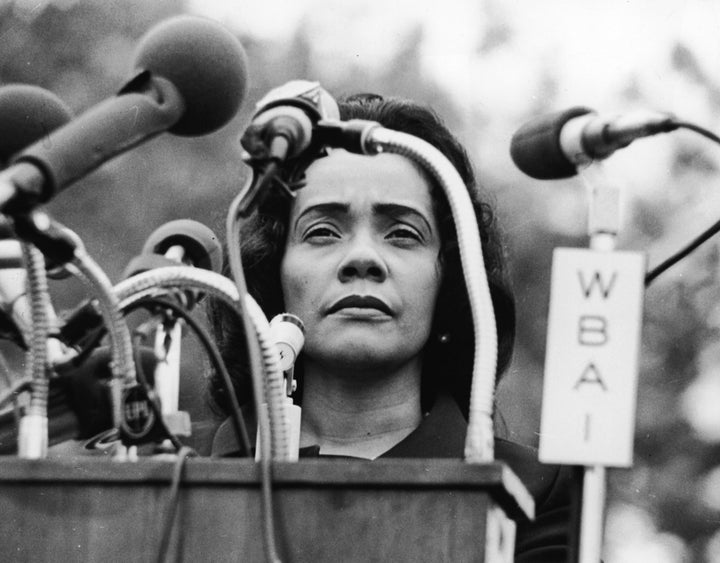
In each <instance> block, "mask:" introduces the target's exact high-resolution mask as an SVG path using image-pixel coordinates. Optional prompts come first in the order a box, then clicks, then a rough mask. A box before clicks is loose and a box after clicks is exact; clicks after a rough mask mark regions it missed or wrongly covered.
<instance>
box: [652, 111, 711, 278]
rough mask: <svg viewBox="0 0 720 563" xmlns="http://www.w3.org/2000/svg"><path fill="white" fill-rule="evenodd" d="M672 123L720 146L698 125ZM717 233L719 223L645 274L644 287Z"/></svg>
mask: <svg viewBox="0 0 720 563" xmlns="http://www.w3.org/2000/svg"><path fill="white" fill-rule="evenodd" d="M674 123H675V125H676V126H677V127H678V128H682V129H688V130H690V131H693V132H695V133H698V134H699V135H702V136H703V137H705V138H707V139H710V140H711V141H713V142H714V143H717V144H719V145H720V137H719V136H718V135H716V134H715V133H713V132H712V131H709V130H707V129H705V128H704V127H700V126H699V125H695V124H694V123H689V122H687V121H675V122H674ZM719 231H720V221H718V222H716V223H715V224H713V225H712V226H711V227H710V228H709V229H707V230H705V231H703V232H702V233H701V234H700V235H699V236H697V237H696V238H695V239H693V240H692V241H690V243H688V244H687V245H685V246H684V247H683V248H681V249H680V250H679V251H678V252H676V253H674V254H673V255H671V256H670V257H669V258H668V259H667V260H664V261H663V262H661V263H660V264H659V265H658V266H656V267H655V268H653V269H652V270H650V271H649V272H648V273H647V274H645V287H647V286H649V285H650V284H651V283H652V282H653V280H655V278H657V277H658V276H659V275H660V274H662V273H663V272H664V271H666V270H667V269H669V268H670V267H671V266H674V265H675V264H677V263H678V262H679V261H680V260H682V259H683V258H685V257H686V256H687V255H688V254H690V253H691V252H692V251H693V250H695V249H697V248H698V247H699V246H700V245H701V244H703V243H704V242H706V241H708V240H709V239H710V238H712V237H713V236H714V235H715V234H717V233H718V232H719Z"/></svg>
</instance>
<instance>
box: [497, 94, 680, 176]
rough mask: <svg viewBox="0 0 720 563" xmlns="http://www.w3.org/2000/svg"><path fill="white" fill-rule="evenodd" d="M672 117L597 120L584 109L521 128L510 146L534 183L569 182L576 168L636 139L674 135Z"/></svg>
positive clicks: (646, 113) (650, 114) (645, 115)
mask: <svg viewBox="0 0 720 563" xmlns="http://www.w3.org/2000/svg"><path fill="white" fill-rule="evenodd" d="M678 127H679V124H678V122H677V121H676V119H675V117H674V116H672V115H670V114H667V113H661V112H653V111H637V112H630V113H627V114H622V115H616V116H604V115H598V114H596V113H595V112H593V111H592V110H590V109H588V108H586V107H574V108H571V109H568V110H565V111H562V112H557V113H552V114H549V115H543V116H540V117H536V118H535V119H532V120H530V121H528V122H527V123H526V124H525V125H523V126H522V127H520V129H518V131H517V132H516V133H515V134H514V135H513V137H512V140H511V142H510V155H511V156H512V159H513V162H515V164H516V166H517V167H518V168H519V169H520V170H522V171H523V172H524V173H525V174H527V175H528V176H531V177H532V178H537V179H538V180H556V179H561V178H569V177H571V176H575V174H577V167H578V166H583V165H587V164H589V163H590V162H591V161H593V160H600V159H603V158H607V157H608V156H610V155H611V154H613V153H614V152H615V151H616V150H618V149H621V148H624V147H626V146H628V145H629V144H630V143H632V142H633V141H634V140H635V139H639V138H641V137H648V136H651V135H656V134H658V133H667V132H669V131H674V130H675V129H677V128H678Z"/></svg>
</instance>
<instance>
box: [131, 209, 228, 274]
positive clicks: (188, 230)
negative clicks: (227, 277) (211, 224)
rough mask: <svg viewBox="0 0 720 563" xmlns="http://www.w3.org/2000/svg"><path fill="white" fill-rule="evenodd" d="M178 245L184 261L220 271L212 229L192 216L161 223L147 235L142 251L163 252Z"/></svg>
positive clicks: (216, 242)
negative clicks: (183, 254) (181, 250)
mask: <svg viewBox="0 0 720 563" xmlns="http://www.w3.org/2000/svg"><path fill="white" fill-rule="evenodd" d="M173 246H181V247H182V248H183V250H184V251H185V261H187V262H190V263H191V264H192V265H193V266H194V267H196V268H203V269H205V270H211V271H213V272H216V273H218V274H219V273H220V272H221V270H222V261H223V259H222V247H221V246H220V241H219V240H218V238H217V236H215V233H214V232H213V231H212V230H211V229H209V228H208V227H206V226H205V225H203V224H202V223H198V222H197V221H193V220H192V219H177V220H175V221H170V222H169V223H165V224H164V225H161V226H160V227H158V228H157V229H155V230H154V231H153V232H152V233H151V234H150V236H149V237H148V239H147V241H146V242H145V245H144V246H143V249H142V253H143V254H145V255H147V254H159V255H164V254H165V253H166V252H167V251H168V250H169V249H170V248H171V247H173Z"/></svg>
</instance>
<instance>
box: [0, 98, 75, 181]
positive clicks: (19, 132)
mask: <svg viewBox="0 0 720 563" xmlns="http://www.w3.org/2000/svg"><path fill="white" fill-rule="evenodd" d="M71 118H72V113H71V112H70V109H69V108H68V107H67V106H66V105H65V103H64V102H63V101H62V100H60V98H58V97H57V96H56V95H55V94H53V93H52V92H50V91H49V90H45V89H44V88H40V87H39V86H31V85H29V84H8V85H6V86H2V87H0V166H3V167H4V166H5V165H6V164H7V162H8V161H9V160H10V157H12V156H13V155H14V154H15V153H17V152H19V151H21V150H22V149H24V148H25V147H27V146H29V145H32V144H33V143H35V142H36V141H38V140H41V139H42V138H43V137H45V136H47V135H48V134H49V133H50V132H51V131H54V130H55V129H57V128H58V127H60V126H61V125H64V124H65V123H67V122H68V121H70V119H71Z"/></svg>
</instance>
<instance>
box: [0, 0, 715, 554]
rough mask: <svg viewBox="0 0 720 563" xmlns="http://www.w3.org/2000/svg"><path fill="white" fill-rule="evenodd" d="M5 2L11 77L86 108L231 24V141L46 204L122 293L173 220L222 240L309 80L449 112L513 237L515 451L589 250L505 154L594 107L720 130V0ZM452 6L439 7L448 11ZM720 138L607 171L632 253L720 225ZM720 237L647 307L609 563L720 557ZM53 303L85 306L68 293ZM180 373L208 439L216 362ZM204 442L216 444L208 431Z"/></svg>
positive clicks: (677, 138)
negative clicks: (208, 393)
mask: <svg viewBox="0 0 720 563" xmlns="http://www.w3.org/2000/svg"><path fill="white" fill-rule="evenodd" d="M261 4H262V5H261V6H255V5H253V4H251V3H250V2H249V1H241V0H237V1H236V2H230V3H223V2H217V1H216V2H209V1H206V0H203V1H202V2H201V1H199V0H198V1H197V2H187V3H185V2H182V1H181V0H156V1H153V2H148V1H142V0H115V1H113V2H102V1H101V0H94V1H93V0H56V1H48V0H15V1H12V0H0V84H7V83H13V82H21V83H30V84H37V85H40V86H43V87H45V88H48V89H49V90H51V91H53V92H55V93H56V94H57V95H58V96H60V97H61V98H62V99H63V100H65V101H66V102H67V103H68V104H69V105H70V106H71V108H72V109H73V110H74V111H75V112H76V113H81V112H82V111H84V110H86V109H88V108H89V107H91V106H92V105H93V104H96V103H98V102H99V101H101V100H103V99H105V98H107V97H109V96H112V95H114V93H115V92H116V91H117V90H118V89H119V87H120V86H121V85H122V84H123V83H124V81H125V80H126V79H127V78H128V77H129V72H130V69H131V66H132V60H133V50H134V48H135V45H136V43H137V40H138V38H139V37H140V36H141V35H142V34H143V33H144V32H145V31H147V30H148V29H149V28H150V27H151V26H152V25H153V24H154V23H156V22H158V21H160V20H162V19H164V18H166V17H169V16H171V15H174V14H178V13H184V12H200V13H203V14H205V15H208V16H209V17H214V18H217V19H220V20H221V21H223V22H224V23H226V25H227V26H228V27H229V28H230V29H231V30H233V31H234V32H236V33H237V34H238V35H239V36H240V37H241V40H242V42H243V44H244V46H245V49H246V51H247V53H248V58H249V63H250V77H251V78H250V84H249V94H248V100H247V101H246V103H245V104H244V106H243V108H242V110H241V112H240V113H239V115H238V116H237V117H236V119H235V120H233V122H232V123H230V124H229V125H228V126H226V127H224V128H223V129H221V130H220V131H218V132H217V133H214V134H212V135H208V136H206V137H201V138H196V139H188V138H178V137H172V136H170V135H163V136H161V137H159V138H157V139H155V140H153V141H152V142H150V143H148V144H146V145H144V146H143V147H142V148H140V149H137V150H134V151H132V152H130V153H128V154H126V155H123V156H121V157H119V158H117V159H115V160H114V161H112V162H110V163H108V164H107V165H105V166H103V167H102V168H101V169H100V170H98V171H97V172H95V173H93V174H92V175H90V176H89V177H87V178H86V179H85V180H83V181H81V182H79V183H78V184H77V185H75V186H74V187H72V188H71V189H69V190H67V191H65V192H64V193H63V194H61V195H60V196H59V197H57V198H56V199H55V200H54V201H53V202H51V203H50V204H49V206H48V209H49V210H50V212H51V213H52V214H53V216H54V217H55V218H57V219H58V220H59V221H61V222H63V223H65V224H66V225H68V226H69V227H71V228H72V229H73V230H75V231H76V232H77V233H78V234H79V235H80V236H81V237H82V239H83V240H84V241H85V244H86V245H87V247H88V250H89V252H90V254H91V255H92V256H94V257H95V258H96V259H97V260H98V262H99V263H100V265H101V266H102V267H103V268H104V269H105V270H106V272H107V273H108V275H109V276H110V278H111V279H112V280H114V281H117V280H119V279H121V277H122V272H123V269H124V268H125V265H126V264H127V262H128V261H129V259H130V258H131V257H132V256H134V255H135V254H137V253H138V252H139V250H140V248H141V247H142V245H143V242H144V241H145V239H146V238H147V236H148V235H149V234H150V233H151V232H152V231H153V230H154V229H155V228H157V227H158V226H160V225H161V224H162V223H164V222H166V221H169V220H171V219H175V218H181V217H190V218H193V219H196V220H198V221H201V222H204V223H206V224H208V225H209V226H211V227H212V228H214V229H215V230H216V232H218V233H222V230H223V229H222V225H223V220H224V214H225V210H226V208H227V205H228V203H229V202H230V200H231V199H232V197H233V196H234V195H235V193H236V192H237V190H238V189H239V187H240V186H241V185H242V181H243V180H244V178H245V177H246V174H247V172H246V170H245V169H244V165H243V164H242V163H241V161H240V156H239V155H240V151H239V145H238V142H237V140H238V138H239V135H240V134H241V132H242V130H243V128H244V126H245V125H246V124H247V122H248V119H249V115H250V113H251V112H252V107H253V104H254V103H255V102H256V101H257V100H258V99H259V98H260V97H261V96H262V95H263V94H264V93H266V92H267V91H268V90H270V89H271V88H273V87H275V86H278V85H280V84H282V83H284V82H286V81H288V80H290V79H293V78H306V79H313V80H319V81H320V82H321V83H322V84H323V86H324V87H325V88H327V89H328V90H329V91H330V92H332V93H334V94H342V93H349V92H354V91H360V90H362V91H377V92H379V93H383V94H394V95H401V96H410V97H414V98H416V99H420V100H422V101H425V102H428V103H430V104H431V105H433V106H434V107H435V108H436V109H437V110H438V111H439V112H440V113H441V114H442V115H443V116H444V117H445V119H446V121H447V122H448V124H449V125H450V126H451V128H452V129H453V130H454V131H456V132H457V133H458V134H459V136H460V137H461V139H462V140H463V141H464V142H465V144H466V146H467V147H468V148H469V150H470V153H471V155H472V157H473V159H474V161H475V164H476V167H477V169H478V172H479V176H480V178H481V179H482V181H483V183H484V184H485V185H486V186H487V187H488V188H489V189H491V190H492V191H493V193H494V195H495V198H496V202H497V208H498V212H499V214H500V218H501V222H502V224H503V225H504V227H505V231H506V234H507V238H508V244H509V249H510V255H511V260H512V275H513V281H514V286H515V290H516V294H517V298H518V316H519V338H518V347H517V352H516V355H515V360H514V363H513V366H512V368H511V371H510V373H509V374H508V376H507V377H506V378H505V380H504V381H503V382H502V383H501V386H500V389H499V393H498V397H499V402H500V405H501V409H502V411H503V412H504V414H505V417H506V419H507V421H508V426H509V430H510V432H511V435H512V437H513V438H514V439H516V440H517V441H520V442H524V443H528V444H537V430H538V421H539V412H540V396H541V386H542V366H543V361H544V349H545V325H546V314H547V296H548V293H549V270H550V264H551V254H552V250H553V248H554V247H556V246H586V245H587V237H586V235H585V194H584V191H583V189H582V187H581V186H580V184H579V181H578V180H577V179H573V180H567V181H562V182H538V181H534V180H531V179H529V178H526V177H524V176H523V175H522V174H521V173H520V172H518V171H517V170H516V169H515V167H514V166H513V164H512V163H511V161H510V158H509V155H508V147H509V141H510V137H511V136H512V134H513V133H514V131H515V130H516V129H517V127H518V126H519V125H520V124H522V123H523V122H524V120H526V119H527V118H529V117H531V116H533V115H537V114H540V113H545V112H550V111H556V110H559V109H564V108H566V107H569V106H571V105H587V106H590V107H593V108H596V109H598V110H601V111H605V112H607V111H627V110H630V109H634V108H648V107H650V108H655V109H662V110H667V111H671V112H674V113H675V114H677V115H679V116H681V117H683V118H684V119H686V120H688V121H692V122H695V123H698V124H701V125H703V126H705V127H707V128H709V129H711V130H717V129H718V125H720V123H718V121H719V116H720V111H718V110H719V109H720V77H719V76H718V71H717V68H716V61H717V60H718V55H719V54H720V42H719V41H718V40H717V29H718V24H719V23H720V7H718V6H717V5H716V4H715V3H714V2H713V1H712V0H689V1H686V2H678V1H671V0H663V1H656V2H651V1H650V0H625V1H621V0H613V1H608V2H602V3H600V2H594V1H591V0H581V1H577V2H572V3H571V2H569V1H563V0H552V1H551V0H546V1H544V2H532V1H531V0H514V1H509V2H500V1H499V0H476V1H474V2H473V1H470V0H468V1H464V0H454V1H447V2H443V3H435V2H432V1H430V0H424V1H421V0H415V1H414V2H410V1H409V0H408V1H404V0H403V1H401V0H397V2H385V3H378V2H372V1H369V0H368V1H363V2H352V3H341V2H330V0H306V1H304V2H282V1H281V0H272V1H270V0H267V1H265V2H263V3H261ZM437 4H441V6H438V5H437ZM718 154H720V153H719V152H718V148H717V147H715V146H712V145H710V143H709V142H708V141H706V140H703V139H700V138H699V137H697V136H693V135H692V134H689V133H677V134H673V135H672V136H664V137H662V138H653V139H649V140H647V141H642V142H639V143H636V144H634V145H632V146H631V147H628V148H627V149H625V150H623V151H621V152H619V153H618V154H616V155H615V156H613V157H612V158H611V159H609V160H608V161H607V164H606V168H607V170H608V173H609V174H611V175H612V176H613V177H614V178H616V179H617V180H618V181H619V182H620V183H621V184H623V185H624V186H625V189H626V191H625V201H626V204H627V205H626V214H625V223H624V225H625V226H624V231H623V233H622V236H621V240H620V246H621V248H627V249H637V250H643V251H645V252H647V254H648V260H649V264H650V266H653V265H655V264H657V263H658V262H660V261H661V260H662V259H664V258H665V257H667V256H668V255H669V254H670V253H671V252H673V251H675V250H677V249H678V248H679V247H680V246H681V245H682V244H684V243H685V242H686V241H688V240H689V239H690V238H692V237H694V236H696V235H697V234H698V233H699V232H700V231H701V230H702V229H704V228H706V227H707V226H709V225H710V224H711V223H712V222H714V221H715V220H716V218H717V215H718V211H719V210H720V190H718V189H717V186H718V184H719V183H720V182H719V181H718V180H719V178H718V165H719V164H720V161H719V159H718ZM719 257H720V255H719V254H718V248H717V245H716V243H715V242H711V243H708V244H706V245H705V246H704V247H703V248H701V249H700V250H699V251H697V252H696V253H694V254H693V255H692V256H690V257H689V258H688V259H686V260H684V261H683V262H682V263H681V264H680V265H678V266H676V267H675V268H673V269H672V270H670V271H668V272H667V273H666V274H664V275H663V276H662V277H661V278H660V279H658V281H657V282H656V283H655V284H653V285H652V286H651V287H650V288H649V290H648V292H647V295H646V302H645V320H644V326H643V350H642V358H641V366H640V388H639V393H638V413H637V427H636V441H635V465H634V467H633V468H632V469H630V470H614V471H611V476H610V491H609V506H608V520H607V526H606V542H605V550H606V551H605V561H608V562H618V561H640V560H643V561H657V562H663V561H667V562H681V561H682V562H685V561H687V562H696V561H697V562H700V561H706V562H720V408H718V405H719V404H720V369H718V362H720V345H719V344H718V338H717V336H718V326H719V325H720V315H719V314H718V313H719V312H718V308H717V307H716V301H717V298H718V296H719V295H720V286H719V285H718V279H717V277H718V264H719V262H720V260H719ZM53 289H54V295H55V303H56V307H57V308H58V309H60V310H62V309H66V308H70V307H72V306H73V305H75V304H76V303H77V302H78V301H79V300H80V299H81V298H82V296H83V293H82V290H81V288H80V287H79V286H78V285H77V284H74V283H72V282H58V284H57V286H56V287H54V288H53ZM190 371H191V372H192V376H191V377H186V378H185V380H184V381H183V401H184V403H185V405H186V408H187V409H188V410H190V411H191V414H192V415H193V420H194V421H195V422H196V425H197V426H198V427H200V426H202V424H204V423H207V424H208V425H209V426H212V424H214V421H213V420H212V416H211V414H210V413H209V412H208V411H207V410H206V409H204V408H203V407H202V406H201V405H202V401H199V400H198V398H199V397H200V395H201V388H202V375H201V373H202V367H198V366H195V367H194V368H193V369H192V370H190ZM201 435H203V434H202V433H201Z"/></svg>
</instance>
